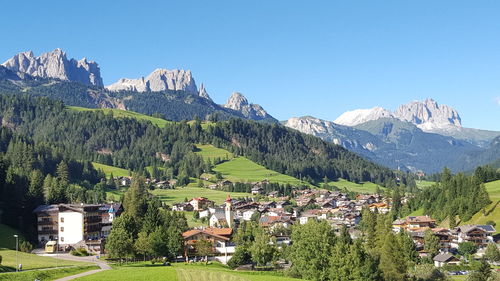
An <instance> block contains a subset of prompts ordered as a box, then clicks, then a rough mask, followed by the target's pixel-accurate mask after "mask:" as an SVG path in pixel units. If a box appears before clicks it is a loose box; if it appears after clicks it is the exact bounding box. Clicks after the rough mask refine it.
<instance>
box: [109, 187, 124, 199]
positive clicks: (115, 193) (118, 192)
mask: <svg viewBox="0 0 500 281" xmlns="http://www.w3.org/2000/svg"><path fill="white" fill-rule="evenodd" d="M125 191H127V187H119V188H117V189H106V200H107V201H114V202H118V201H120V198H121V197H122V195H123V194H125Z"/></svg>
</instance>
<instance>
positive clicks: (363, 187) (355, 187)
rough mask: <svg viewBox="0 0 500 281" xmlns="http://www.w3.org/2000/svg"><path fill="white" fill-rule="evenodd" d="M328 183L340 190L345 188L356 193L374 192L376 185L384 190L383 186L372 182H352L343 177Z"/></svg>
mask: <svg viewBox="0 0 500 281" xmlns="http://www.w3.org/2000/svg"><path fill="white" fill-rule="evenodd" d="M328 185H329V186H336V187H337V188H339V189H340V190H344V189H347V190H348V191H353V192H358V193H375V192H376V190H377V186H378V187H379V188H380V190H385V187H382V186H380V185H377V184H374V183H372V182H363V183H354V182H350V181H347V180H345V179H339V180H337V181H332V182H329V183H328Z"/></svg>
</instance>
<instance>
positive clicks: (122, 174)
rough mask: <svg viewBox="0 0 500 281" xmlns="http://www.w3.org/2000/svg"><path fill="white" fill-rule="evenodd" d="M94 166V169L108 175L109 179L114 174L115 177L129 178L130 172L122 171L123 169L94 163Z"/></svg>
mask: <svg viewBox="0 0 500 281" xmlns="http://www.w3.org/2000/svg"><path fill="white" fill-rule="evenodd" d="M92 166H94V169H96V170H99V169H101V170H102V171H103V172H104V173H105V174H106V176H107V177H109V176H110V175H111V174H113V177H128V176H129V171H128V170H125V169H122V168H118V167H114V166H108V165H104V164H101V163H96V162H92Z"/></svg>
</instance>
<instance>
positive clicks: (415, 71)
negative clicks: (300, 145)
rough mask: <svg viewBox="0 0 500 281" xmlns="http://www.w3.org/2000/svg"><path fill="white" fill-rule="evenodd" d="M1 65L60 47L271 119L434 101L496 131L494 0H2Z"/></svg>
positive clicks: (106, 70) (498, 42)
mask: <svg viewBox="0 0 500 281" xmlns="http://www.w3.org/2000/svg"><path fill="white" fill-rule="evenodd" d="M1 6H2V7H1V9H2V10H3V11H4V13H2V23H1V24H0V34H1V35H2V37H1V38H2V39H1V41H0V61H1V62H3V61H5V60H7V59H8V58H10V57H12V56H13V55H15V54H16V53H18V52H22V51H27V50H33V52H34V53H35V54H36V55H39V54H41V53H43V52H48V51H51V50H53V49H55V48H61V49H63V50H64V51H65V52H66V53H67V56H68V57H74V58H77V59H80V58H82V57H86V58H88V59H91V60H94V61H96V62H98V63H99V65H100V68H101V75H102V76H103V80H104V83H105V84H106V85H107V84H111V83H113V82H115V81H116V80H118V79H119V78H123V77H126V78H138V77H141V76H147V75H148V74H149V73H150V72H152V71H153V70H154V69H156V68H168V69H173V68H177V69H190V70H191V71H192V73H193V75H194V78H195V80H196V82H197V84H198V85H199V84H200V83H204V85H205V87H206V89H207V91H208V93H209V95H210V96H211V97H212V99H213V100H214V101H215V102H217V103H225V101H226V100H227V98H228V97H229V96H230V94H231V93H232V92H234V91H238V92H241V93H243V94H244V95H245V96H246V97H247V98H248V99H249V101H250V102H253V103H258V104H260V105H262V106H263V107H264V108H265V109H266V110H267V111H268V112H269V113H270V114H271V115H273V116H274V117H276V118H277V119H279V120H286V119H288V118H290V117H297V116H304V115H312V116H315V117H318V118H322V119H326V120H334V119H335V118H337V117H338V116H339V115H340V114H342V113H343V112H345V111H348V110H353V109H358V108H371V107H374V106H381V107H384V108H387V109H390V110H394V109H396V108H397V107H398V105H400V104H405V103H408V102H410V101H413V100H423V99H426V98H433V99H435V100H436V101H437V102H438V103H439V104H446V105H449V106H452V107H454V108H456V109H457V110H458V112H459V113H460V115H461V117H462V124H463V126H465V127H473V128H481V129H490V130H499V131H500V122H499V121H500V17H499V16H498V14H499V12H500V1H487V0H483V1H461V0H453V1H446V0H443V1H435V0H419V1H400V0H395V1H377V0H366V1H357V0H349V1H292V0H286V1H281V0H273V1H269V0H264V1H260V0H254V1H243V0H231V1H217V0H212V1H202V0H199V1H190V0H182V1H147V0H144V1H126V0H122V1H102V0H101V1H89V0H86V1H49V0H47V1H38V0H36V1H22V0H20V1H4V2H3V3H2V5H1Z"/></svg>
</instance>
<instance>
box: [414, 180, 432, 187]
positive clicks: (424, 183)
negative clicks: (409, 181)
mask: <svg viewBox="0 0 500 281" xmlns="http://www.w3.org/2000/svg"><path fill="white" fill-rule="evenodd" d="M416 184H417V187H418V188H425V187H429V186H432V185H434V184H435V182H433V181H424V180H421V181H416Z"/></svg>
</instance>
